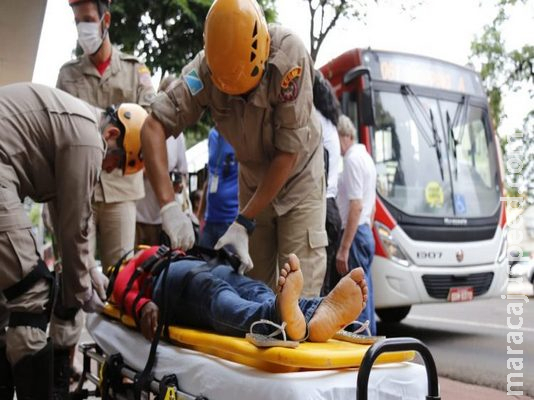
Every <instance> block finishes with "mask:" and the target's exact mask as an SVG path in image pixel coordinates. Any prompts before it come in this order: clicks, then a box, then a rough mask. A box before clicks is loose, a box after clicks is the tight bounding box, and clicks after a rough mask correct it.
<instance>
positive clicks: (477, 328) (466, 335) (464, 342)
mask: <svg viewBox="0 0 534 400" xmlns="http://www.w3.org/2000/svg"><path fill="white" fill-rule="evenodd" d="M529 300H530V301H529V303H525V302H524V301H522V302H523V304H524V307H523V314H522V315H521V316H522V317H523V327H522V328H521V329H519V330H518V331H521V332H522V333H523V343H522V344H521V345H516V344H508V343H507V339H506V338H507V333H508V332H510V331H513V330H512V329H510V328H508V327H507V317H508V316H509V315H508V314H507V304H509V303H514V302H521V301H520V300H509V299H490V300H480V301H473V302H470V303H454V304H439V305H420V306H414V307H413V308H412V310H411V312H410V314H409V315H408V317H407V318H406V319H405V320H404V321H403V322H402V323H401V324H399V325H384V324H380V323H379V326H378V329H379V333H380V334H385V335H387V336H390V337H393V336H411V337H416V338H419V339H421V340H422V341H423V342H425V343H426V344H427V345H428V346H429V347H430V350H431V351H432V354H433V356H434V358H435V360H436V363H437V367H438V372H439V374H440V375H441V376H446V377H448V378H451V379H454V380H458V381H461V382H466V383H471V384H475V385H481V386H486V387H491V388H496V389H499V390H503V391H506V385H507V379H506V377H507V374H508V373H509V372H513V371H509V370H507V365H506V364H507V359H508V357H522V358H523V370H522V372H523V389H524V391H525V393H524V394H525V395H529V396H531V397H534V297H530V299H529ZM513 317H514V316H513ZM518 318H519V316H515V317H514V318H513V319H512V320H511V322H512V323H517V321H518ZM507 346H511V347H512V349H514V350H522V351H523V355H519V356H513V355H512V356H508V355H507ZM518 372H519V371H518ZM519 390H521V389H519Z"/></svg>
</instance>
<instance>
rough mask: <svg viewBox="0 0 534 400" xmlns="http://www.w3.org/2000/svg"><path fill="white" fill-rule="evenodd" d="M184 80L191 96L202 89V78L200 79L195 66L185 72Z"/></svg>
mask: <svg viewBox="0 0 534 400" xmlns="http://www.w3.org/2000/svg"><path fill="white" fill-rule="evenodd" d="M184 80H185V83H186V85H187V87H188V88H189V91H190V92H191V94H192V95H193V96H196V95H197V94H199V93H200V92H201V91H202V89H204V83H203V82H202V79H200V77H199V76H198V72H197V70H196V68H194V69H192V70H191V71H189V72H188V73H187V74H185V75H184Z"/></svg>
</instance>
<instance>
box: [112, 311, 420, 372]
mask: <svg viewBox="0 0 534 400" xmlns="http://www.w3.org/2000/svg"><path fill="white" fill-rule="evenodd" d="M104 314H106V315H107V316H109V317H112V318H114V319H117V320H120V321H121V322H122V323H123V324H125V325H127V326H129V327H135V322H134V320H133V319H132V318H131V317H128V316H126V315H123V316H121V315H120V311H119V310H118V309H117V308H116V307H114V306H112V305H110V304H107V305H106V308H105V309H104ZM169 336H170V339H171V341H172V342H173V343H174V344H176V345H178V346H181V347H186V348H190V349H193V350H197V351H200V352H203V353H207V354H212V355H215V356H218V357H221V358H224V359H226V360H230V361H234V362H237V363H241V364H244V365H248V366H251V367H255V368H258V369H261V370H264V371H268V372H296V371H301V370H322V369H342V368H351V367H358V366H359V365H360V363H361V361H362V359H363V356H364V355H365V352H366V351H367V349H368V348H369V345H360V344H354V343H349V342H342V341H339V340H333V339H331V340H329V341H328V342H326V343H311V342H304V343H301V344H299V346H298V347H297V348H295V349H291V348H285V347H271V348H267V349H260V348H257V347H256V346H254V345H253V344H251V343H249V342H248V341H247V340H246V339H244V338H238V337H233V336H225V335H220V334H217V333H212V332H208V331H202V330H197V329H191V328H182V327H178V326H171V327H170V328H169ZM414 357H415V352H413V351H408V352H398V353H384V354H382V355H381V356H380V357H379V358H378V360H377V363H379V364H385V363H395V362H402V361H411V360H413V358H414Z"/></svg>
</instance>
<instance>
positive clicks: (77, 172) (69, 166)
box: [0, 83, 104, 307]
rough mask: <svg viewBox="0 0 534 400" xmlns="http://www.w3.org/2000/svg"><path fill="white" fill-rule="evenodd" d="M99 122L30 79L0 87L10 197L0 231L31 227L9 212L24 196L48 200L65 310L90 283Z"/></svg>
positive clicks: (2, 173)
mask: <svg viewBox="0 0 534 400" xmlns="http://www.w3.org/2000/svg"><path fill="white" fill-rule="evenodd" d="M98 123H99V122H98V115H97V110H96V108H95V107H92V106H90V105H88V104H86V103H84V102H83V101H80V100H78V99H76V98H75V97H73V96H70V95H68V94H67V93H64V92H61V91H59V90H55V89H51V88H48V87H46V86H41V85H36V84H31V83H19V84H14V85H8V86H3V87H1V88H0V185H2V186H3V187H4V188H6V189H8V190H6V191H3V192H4V193H6V197H8V196H7V194H10V193H12V194H13V198H11V195H9V197H10V198H3V199H0V207H2V209H1V210H0V231H1V232H5V231H10V230H16V229H25V228H29V227H30V226H31V224H30V221H29V219H28V218H27V216H25V215H23V214H21V213H20V212H18V213H17V212H15V210H20V202H21V200H22V199H24V198H25V197H26V196H28V197H30V198H31V199H33V200H34V201H37V202H48V201H50V202H52V205H53V206H54V209H55V210H56V211H57V215H56V218H55V221H54V229H55V232H56V233H57V237H58V241H59V244H60V250H61V255H62V258H63V265H64V266H65V268H64V272H63V273H64V279H65V282H67V285H65V291H64V296H65V297H64V299H65V302H66V304H68V306H71V307H73V306H80V305H81V304H82V303H83V301H84V300H86V299H83V295H84V294H86V293H87V291H88V289H89V288H91V282H90V277H89V274H88V270H87V265H88V261H89V257H88V256H89V245H88V240H87V234H88V222H89V218H90V217H91V195H92V193H93V190H94V187H95V185H96V183H97V181H98V175H99V173H100V169H101V166H102V158H103V156H104V143H103V140H102V136H101V135H100V131H99V126H98ZM17 194H18V196H17ZM10 210H11V211H12V212H10ZM28 251H33V249H28Z"/></svg>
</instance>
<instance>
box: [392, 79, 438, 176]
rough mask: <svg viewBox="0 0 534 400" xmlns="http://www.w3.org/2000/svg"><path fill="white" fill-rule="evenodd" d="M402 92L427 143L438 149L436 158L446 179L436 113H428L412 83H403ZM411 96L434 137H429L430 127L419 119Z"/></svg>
mask: <svg viewBox="0 0 534 400" xmlns="http://www.w3.org/2000/svg"><path fill="white" fill-rule="evenodd" d="M401 94H402V97H403V98H404V102H405V103H406V107H407V108H408V111H409V113H410V115H411V116H412V118H413V120H414V122H415V125H416V126H417V128H418V129H419V131H420V132H421V136H423V138H424V139H425V141H426V143H427V145H428V146H429V147H434V149H435V151H436V158H437V159H438V164H439V172H440V174H441V180H442V181H444V180H445V176H444V173H443V163H442V155H441V148H440V144H441V139H440V137H439V134H438V130H437V128H436V122H435V121H434V114H433V113H432V109H431V110H430V113H429V114H427V113H426V110H425V106H424V105H423V103H422V102H421V100H420V99H419V97H417V95H416V94H415V93H414V91H413V89H412V88H411V87H410V85H402V86H401ZM409 98H412V99H413V101H414V103H415V105H416V106H417V108H418V110H419V114H420V115H421V116H422V117H423V121H424V122H425V123H426V125H427V126H428V127H429V128H430V131H431V132H432V137H429V135H428V129H425V127H424V126H423V124H422V123H421V120H420V119H419V116H418V114H417V113H416V112H415V109H414V107H413V105H412V103H411V102H410V100H409Z"/></svg>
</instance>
